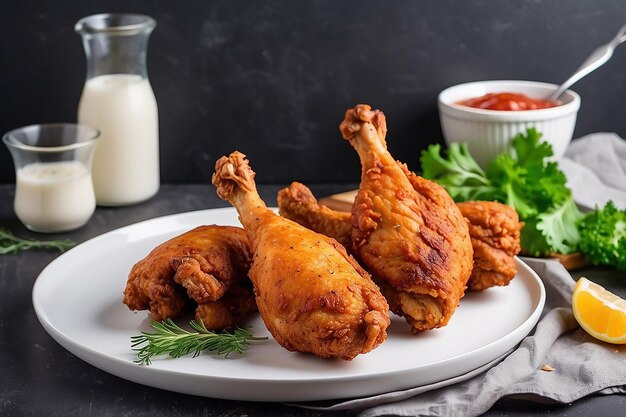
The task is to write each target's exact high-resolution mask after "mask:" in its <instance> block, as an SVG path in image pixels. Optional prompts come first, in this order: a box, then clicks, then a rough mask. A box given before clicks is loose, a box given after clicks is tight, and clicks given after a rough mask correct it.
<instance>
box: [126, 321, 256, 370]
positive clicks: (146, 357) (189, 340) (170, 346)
mask: <svg viewBox="0 0 626 417" xmlns="http://www.w3.org/2000/svg"><path fill="white" fill-rule="evenodd" d="M189 325H190V326H191V327H192V328H193V329H194V330H195V332H190V331H187V330H185V329H183V328H181V327H179V326H178V325H176V323H174V322H173V321H172V319H167V320H164V321H161V322H159V321H153V322H152V324H151V325H150V326H151V327H152V328H153V329H154V330H156V332H155V333H147V332H141V335H140V336H132V337H131V338H130V340H131V347H132V348H133V350H134V351H136V352H137V359H135V360H134V361H133V362H135V363H138V364H139V365H150V364H151V363H152V360H151V359H152V357H153V356H157V355H162V354H165V353H167V354H168V355H169V356H170V357H172V358H180V357H182V356H186V355H188V354H190V353H192V352H193V357H194V358H195V357H196V356H198V355H199V354H200V352H202V351H205V350H206V351H209V352H213V353H216V354H218V355H223V356H224V357H228V355H229V354H231V353H233V352H234V353H240V354H241V353H244V352H245V351H246V350H247V349H248V342H251V341H258V340H266V339H267V337H255V336H254V335H253V334H252V332H250V331H249V330H248V329H241V328H237V329H236V330H235V331H233V333H226V332H222V333H215V332H213V331H210V330H207V328H206V326H205V325H204V323H203V322H202V320H200V322H196V321H194V320H192V321H191V322H189ZM143 344H145V345H144V346H140V345H143Z"/></svg>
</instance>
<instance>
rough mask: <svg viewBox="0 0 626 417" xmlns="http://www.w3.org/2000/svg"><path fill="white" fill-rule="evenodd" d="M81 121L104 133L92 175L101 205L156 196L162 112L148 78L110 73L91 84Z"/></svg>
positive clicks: (83, 99) (80, 110)
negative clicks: (159, 112) (158, 108)
mask: <svg viewBox="0 0 626 417" xmlns="http://www.w3.org/2000/svg"><path fill="white" fill-rule="evenodd" d="M78 121H79V123H82V124H87V125H90V126H93V127H95V128H97V129H99V130H100V140H99V143H98V147H97V149H96V152H95V155H94V160H93V171H92V176H93V185H94V189H95V193H96V201H97V202H98V204H100V205H104V206H120V205H126V204H133V203H138V202H141V201H144V200H147V199H149V198H150V197H152V196H154V195H155V194H156V193H157V191H158V189H159V127H158V110H157V103H156V99H155V97H154V93H153V91H152V88H151V86H150V83H149V81H148V79H147V78H144V77H142V76H140V75H134V74H108V75H100V76H97V77H94V78H91V79H89V80H87V82H86V83H85V87H84V89H83V93H82V96H81V99H80V104H79V107H78Z"/></svg>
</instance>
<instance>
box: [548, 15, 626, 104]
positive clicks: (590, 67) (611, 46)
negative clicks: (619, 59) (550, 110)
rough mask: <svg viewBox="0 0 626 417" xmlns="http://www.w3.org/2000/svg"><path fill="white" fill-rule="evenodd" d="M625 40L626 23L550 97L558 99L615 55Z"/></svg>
mask: <svg viewBox="0 0 626 417" xmlns="http://www.w3.org/2000/svg"><path fill="white" fill-rule="evenodd" d="M624 41H626V25H624V26H622V27H621V28H620V30H619V32H617V34H616V35H615V36H614V37H613V39H611V40H610V41H609V42H608V43H607V44H605V45H602V46H600V47H598V48H597V49H596V50H595V51H593V52H592V53H591V55H589V57H588V58H587V59H586V60H585V62H583V64H582V65H581V66H580V67H579V68H578V69H577V70H576V72H574V74H572V76H570V77H569V78H568V79H567V80H566V81H565V82H564V83H563V84H561V86H560V87H559V88H557V89H556V91H555V92H554V93H552V94H551V95H550V99H551V100H557V99H558V98H559V97H561V94H563V93H564V92H565V90H567V89H568V88H569V87H570V86H571V85H572V84H574V83H575V82H576V81H578V80H580V79H581V78H583V77H584V76H585V75H587V74H589V73H590V72H592V71H594V70H596V69H597V68H599V67H601V66H602V65H604V64H605V63H606V62H607V61H608V60H609V59H611V57H612V56H613V51H614V50H615V48H616V47H617V46H618V45H619V44H621V43H622V42H624Z"/></svg>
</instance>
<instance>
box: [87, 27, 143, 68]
mask: <svg viewBox="0 0 626 417" xmlns="http://www.w3.org/2000/svg"><path fill="white" fill-rule="evenodd" d="M149 36H150V33H149V32H148V33H145V32H141V33H136V34H133V35H111V34H107V33H97V34H84V35H83V46H84V48H85V55H86V57H87V79H91V78H94V77H98V76H100V75H107V74H134V75H139V76H141V77H142V78H148V71H147V67H146V55H147V49H148V38H149Z"/></svg>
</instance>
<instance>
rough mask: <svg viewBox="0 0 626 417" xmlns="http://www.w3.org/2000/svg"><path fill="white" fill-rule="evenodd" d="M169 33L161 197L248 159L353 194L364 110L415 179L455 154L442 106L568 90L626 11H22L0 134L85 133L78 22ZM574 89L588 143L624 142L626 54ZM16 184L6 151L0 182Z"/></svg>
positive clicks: (97, 6)
mask: <svg viewBox="0 0 626 417" xmlns="http://www.w3.org/2000/svg"><path fill="white" fill-rule="evenodd" d="M120 11H129V12H136V13H145V14H149V15H151V16H153V17H154V18H155V19H156V20H157V23H158V24H157V28H156V30H155V32H154V33H153V36H152V38H151V41H150V46H149V54H148V72H149V74H150V80H151V83H152V86H153V88H154V91H155V94H156V97H157V101H158V104H159V110H160V134H161V172H162V181H163V182H175V183H181V182H206V181H208V178H209V175H210V172H211V171H212V168H213V164H214V162H215V160H216V159H217V158H218V157H219V156H221V155H223V154H225V153H229V152H231V151H232V150H234V149H239V150H241V151H243V152H244V153H246V154H248V156H249V158H250V160H251V162H252V166H253V168H254V169H255V170H256V171H257V179H258V181H260V182H264V183H271V182H287V181H291V180H299V181H304V182H308V183H318V182H354V181H357V179H358V177H359V165H358V160H357V157H356V154H355V153H354V151H353V150H352V149H351V148H350V146H349V145H348V144H347V143H345V142H344V141H343V140H342V139H341V137H340V135H339V132H338V124H339V122H340V121H341V119H342V117H343V114H344V111H345V109H346V108H348V107H351V106H353V105H354V104H357V103H360V102H365V103H370V104H372V105H373V106H375V107H377V108H380V109H382V110H383V111H384V112H385V113H386V115H387V119H388V125H389V135H388V143H389V147H390V149H391V151H392V153H393V154H394V155H395V156H396V158H398V159H402V160H404V161H406V162H407V163H408V164H409V166H410V167H411V168H413V169H417V168H418V156H419V152H420V150H421V149H423V148H424V147H426V146H427V145H428V144H429V143H435V142H442V135H441V130H440V127H439V119H438V114H437V108H436V97H437V93H438V92H439V91H441V90H442V89H444V88H445V87H448V86H450V85H453V84H457V83H461V82H466V81H473V80H482V79H527V80H537V81H547V82H559V81H561V80H564V79H565V78H567V76H568V75H569V74H570V73H571V72H572V71H573V70H574V69H576V68H577V67H578V66H579V64H580V63H581V62H582V61H583V60H584V59H585V58H586V57H587V55H588V54H589V53H590V52H591V51H592V50H593V49H594V48H595V47H596V46H598V45H599V44H601V43H604V42H606V41H608V40H609V39H610V38H611V37H612V36H613V34H614V33H615V32H616V31H617V30H618V28H619V27H620V26H621V25H622V24H623V23H626V1H624V0H550V1H548V0H543V1H542V0H505V1H502V0H501V1H495V0H494V1H487V0H484V1H458V0H457V1H455V0H438V1H431V0H428V1H426V0H424V1H407V0H403V1H380V0H379V1H369V0H361V1H336V0H318V1H315V0H310V1H287V0H285V1H276V0H264V1H252V0H239V1H237V0H225V1H214V0H181V1H156V0H142V1H128V0H126V1H103V0H92V1H54V2H51V1H46V0H32V1H10V2H3V4H2V11H1V12H0V54H1V55H0V56H1V59H0V63H1V64H0V131H2V132H5V131H7V130H9V129H11V128H15V127H18V126H21V125H26V124H31V123H38V122H53V121H74V120H75V119H76V107H77V104H78V99H79V96H80V92H81V89H82V86H83V83H84V78H85V58H84V53H83V49H82V45H81V42H80V39H79V36H78V35H76V34H75V33H74V32H73V25H74V23H75V22H76V21H77V20H78V19H79V18H81V17H83V16H86V15H89V14H94V13H101V12H120ZM622 48H623V49H621V50H620V49H618V50H617V53H616V55H615V56H614V58H613V60H612V61H610V62H609V63H608V64H607V65H606V66H605V67H603V68H601V69H600V70H598V71H597V72H595V73H593V74H592V75H590V76H589V77H587V78H586V79H584V80H583V81H581V82H579V83H578V84H577V85H576V86H575V87H574V90H576V91H577V92H578V93H579V94H580V95H581V96H582V103H583V104H582V107H581V110H580V112H579V119H578V124H577V128H576V133H575V136H576V137H578V136H581V135H584V134H587V133H590V132H596V131H615V132H617V133H619V134H620V135H621V136H625V135H626V46H623V47H622ZM13 179H14V173H13V164H12V162H11V159H10V155H9V153H8V151H7V150H6V148H5V147H4V146H2V147H1V148H0V183H3V182H11V181H13Z"/></svg>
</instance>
